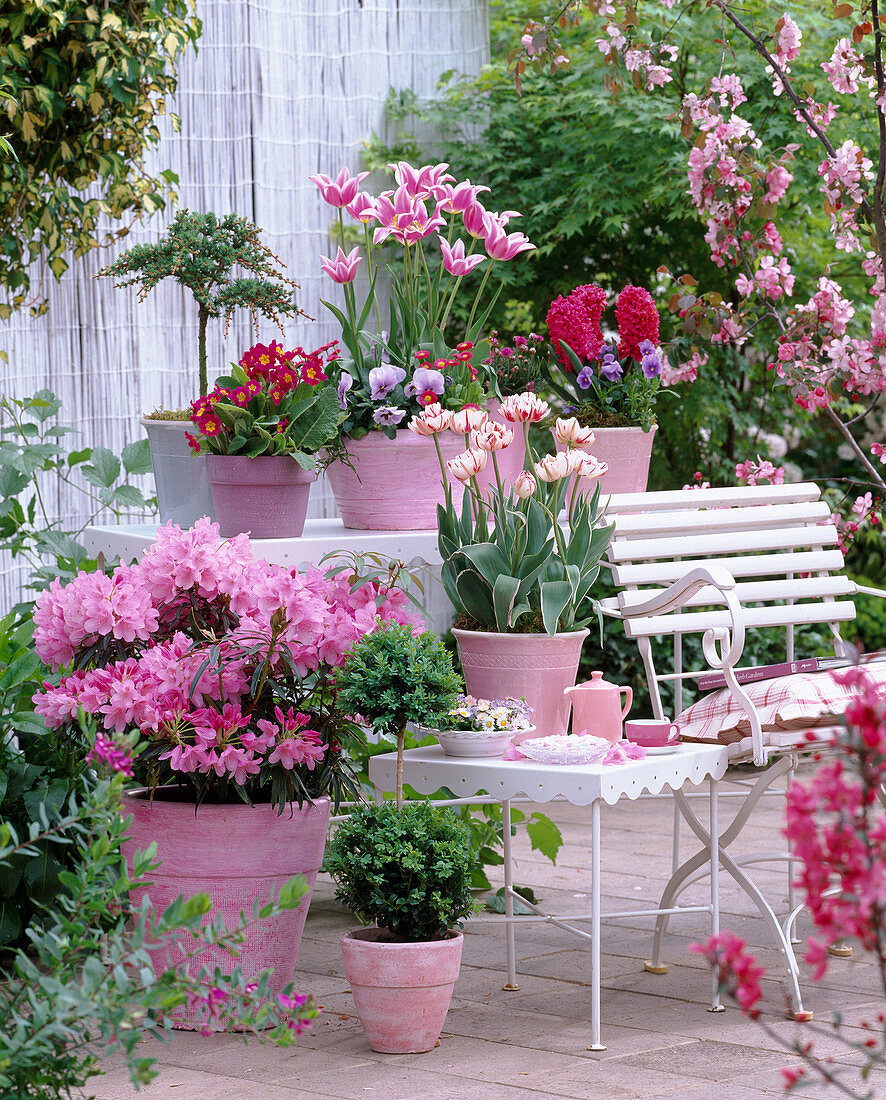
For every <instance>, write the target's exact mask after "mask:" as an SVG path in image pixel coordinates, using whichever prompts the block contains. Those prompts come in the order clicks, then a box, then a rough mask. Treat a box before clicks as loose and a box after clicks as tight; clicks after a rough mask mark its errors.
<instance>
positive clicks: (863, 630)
mask: <svg viewBox="0 0 886 1100" xmlns="http://www.w3.org/2000/svg"><path fill="white" fill-rule="evenodd" d="M855 580H856V581H857V582H858V584H861V585H864V586H866V587H867V588H882V587H883V582H882V580H879V581H874V580H867V579H866V578H865V577H856V578H855ZM852 602H853V603H854V604H855V612H856V617H855V622H854V623H853V624H851V625H850V626H849V627H847V628H846V630H845V635H846V640H847V641H850V642H853V643H856V644H858V645H859V647H860V649H861V650H862V651H863V652H866V653H869V652H871V651H872V650H875V649H886V600H884V599H883V597H882V596H866V595H859V596H853V597H852ZM853 631H854V634H855V636H854V637H853V636H852V633H853Z"/></svg>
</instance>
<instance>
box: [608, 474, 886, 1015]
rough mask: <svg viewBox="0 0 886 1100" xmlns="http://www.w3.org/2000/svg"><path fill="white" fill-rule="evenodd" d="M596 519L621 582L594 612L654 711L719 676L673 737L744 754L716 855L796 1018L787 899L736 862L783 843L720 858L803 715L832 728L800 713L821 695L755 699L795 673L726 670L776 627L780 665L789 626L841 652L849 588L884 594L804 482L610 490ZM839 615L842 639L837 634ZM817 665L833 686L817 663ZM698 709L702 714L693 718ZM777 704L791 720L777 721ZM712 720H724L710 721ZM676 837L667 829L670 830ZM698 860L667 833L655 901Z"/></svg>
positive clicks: (738, 756)
mask: <svg viewBox="0 0 886 1100" xmlns="http://www.w3.org/2000/svg"><path fill="white" fill-rule="evenodd" d="M606 520H607V522H614V524H615V531H614V534H613V539H612V543H611V546H610V550H609V555H608V557H609V562H610V564H611V567H612V576H613V579H614V581H615V583H616V585H617V586H618V587H619V588H620V589H621V591H620V592H619V594H618V596H617V597H613V598H611V599H609V600H605V601H604V611H605V612H606V613H607V614H610V615H614V616H617V617H619V618H620V619H622V621H623V623H624V629H625V633H626V634H627V636H628V637H631V638H634V639H635V640H636V642H637V645H638V647H639V651H640V654H641V656H642V658H643V663H644V667H645V671H646V678H647V682H648V685H649V690H650V694H651V697H652V708H653V711H654V716H655V717H656V718H670V717H671V716H672V715H673V716H674V717H676V716H678V715H680V714H681V711H683V709H684V708H683V700H684V684H685V682H686V681H687V680H688V679H690V678H692V677H694V676H697V675H698V674H699V673H710V672H711V671H712V670H715V671H719V672H722V674H723V677H724V679H725V682H726V686H725V687H724V688H723V689H722V690H721V691H720V693H719V695H717V696H714V695H713V693H712V694H711V695H710V696H708V697H707V703H705V704H703V705H702V704H699V706H698V707H696V708H694V710H693V711H692V712H690V715H689V716H683V718H684V720H683V721H682V722H681V723H680V726H681V737H683V738H686V737H687V735H688V736H690V737H691V736H692V733H693V731H696V732H697V730H698V728H699V727H700V728H701V729H702V730H703V732H704V736H702V737H700V738H699V739H702V740H713V741H716V740H719V741H720V742H721V743H724V742H725V743H727V744H728V752H729V758H730V761H731V762H733V763H736V764H738V763H745V764H748V763H751V764H754V765H756V766H757V768H758V769H760V772H759V774H754V775H752V777H751V779H750V780H748V779H747V778H745V779H744V780H736V782H738V783H740V784H742V785H744V787H745V790H746V795H745V797H744V800H743V802H742V803H741V806H740V809H739V811H738V813H737V814H736V816H735V818H734V819H733V821H732V822H731V823H730V825H729V826H728V828H727V829H726V830H725V831H724V832H723V833H722V834H721V836H720V861H721V866H722V867H723V868H724V869H725V870H726V871H727V872H728V873H729V874H730V875H731V876H732V877H733V879H734V880H735V881H736V882H737V883H739V884H740V885H741V886H742V888H743V889H744V890H745V891H746V892H747V893H748V895H749V896H750V897H751V898H752V899H753V900H754V902H755V903H756V905H757V907H758V909H759V910H760V913H761V914H762V916H763V917H764V919H765V920H766V922H767V924H768V925H769V927H770V929H771V931H772V934H773V936H774V938H775V940H776V942H777V943H778V946H779V947H780V949H781V951H782V953H783V955H784V959H785V963H786V967H787V972H788V980H789V996H790V1001H791V1007H792V1010H793V1013H792V1014H793V1015H794V1016H795V1017H796V1018H806V1019H808V1018H809V1014H808V1013H805V1012H804V1011H803V1006H802V1000H801V996H800V988H799V981H798V970H797V964H796V960H795V958H794V953H793V949H792V946H791V931H792V926H793V921H794V919H795V917H796V912H797V910H796V909H795V908H794V906H793V898H792V897H790V896H789V905H790V909H791V912H790V913H789V914H788V916H787V917H786V918H784V920H783V921H779V919H778V917H777V916H776V915H775V912H774V910H773V908H772V906H771V905H770V904H769V902H768V901H767V900H766V898H765V897H764V896H763V894H762V893H761V892H760V890H759V889H758V887H757V886H756V885H755V884H754V882H753V881H752V880H751V879H750V878H749V877H748V875H747V873H746V872H745V870H744V869H743V867H744V865H745V864H746V863H749V862H765V861H768V860H771V859H775V858H786V853H779V854H762V855H761V856H759V857H756V858H755V859H751V860H744V861H740V860H737V859H733V857H732V856H731V855H730V854H729V852H728V851H727V849H728V847H729V845H730V844H731V843H732V842H733V841H734V840H735V839H736V837H737V836H738V835H739V833H740V832H741V831H742V829H743V828H744V826H745V825H746V824H747V823H748V821H749V820H751V818H752V815H753V812H754V808H755V807H756V806H757V804H758V802H759V800H760V798H761V797H762V796H763V795H764V794H765V793H766V792H768V791H771V789H772V787H773V784H775V783H776V782H778V781H779V780H782V779H784V778H785V777H787V780H788V781H789V780H790V773H791V772H792V771H793V769H794V768H795V766H796V764H797V761H798V759H799V757H800V755H801V753H802V752H803V750H806V752H807V754H808V750H809V749H810V747H811V746H810V740H809V735H808V734H807V733H806V730H807V728H808V726H810V725H813V724H815V723H816V722H817V723H818V725H817V728H816V729H815V730H814V738H815V741H814V747H815V748H817V749H822V748H825V747H826V746H827V744H828V742H832V741H833V740H834V738H835V736H836V734H837V732H838V730H839V728H840V727H839V724H838V722H837V721H836V720H834V719H833V718H830V719H828V718H827V717H825V716H824V715H823V714H818V715H816V717H815V719H814V721H812V720H810V721H808V722H807V721H805V718H804V714H805V710H804V708H805V707H809V708H811V711H810V713H814V712H816V711H821V710H822V707H821V706H820V705H817V704H818V703H820V700H816V699H813V700H812V701H810V702H808V703H801V704H797V703H796V702H795V701H793V700H792V702H791V704H790V705H789V706H788V705H786V706H784V707H783V711H778V712H773V711H772V709H771V708H770V707H769V706H768V705H767V704H766V703H764V697H765V696H768V695H779V694H786V693H789V692H793V691H794V689H795V685H799V683H800V681H801V680H802V679H804V678H798V677H796V676H795V677H788V678H784V677H782V678H779V679H778V680H777V681H773V680H769V681H761V682H759V683H757V684H753V685H752V684H744V685H742V684H740V683H739V682H738V681H737V680H736V669H737V668H741V667H742V653H743V651H744V648H745V643H746V640H747V638H748V635H749V634H750V633H751V632H752V631H757V630H761V629H766V628H772V627H779V628H783V631H784V656H783V660H784V661H786V662H790V661H794V660H797V659H798V655H797V654H796V653H795V632H796V631H797V629H798V628H800V627H802V626H804V625H810V624H820V625H821V626H824V627H826V629H827V630H828V632H829V633H830V636H831V640H832V642H833V647H834V654H835V655H836V656H838V657H850V656H851V655H852V654H853V653H854V650H853V649H852V648H851V647H850V646H849V645H848V644H847V642H848V641H851V634H850V632H849V630H850V629H851V628H849V629H847V628H846V625H845V624H851V622H852V621H853V620H854V618H855V614H856V613H855V605H854V604H853V602H852V596H853V595H855V594H856V593H859V592H867V593H872V594H876V595H880V596H883V595H886V593H884V592H879V591H877V590H875V589H869V588H862V587H859V586H857V585H856V584H855V583H854V582H853V581H852V580H851V579H850V578H849V577H847V576H845V575H844V574H843V573H842V572H841V570H842V568H843V555H842V552H841V551H840V549H839V548H838V534H837V530H836V528H835V526H834V524H833V523H832V521H831V513H830V509H829V508H828V505H827V503H826V502H824V501H823V500H822V499H821V492H820V489H819V488H818V486H817V485H814V484H796V485H773V486H769V485H766V486H754V487H739V488H732V489H700V490H696V489H693V490H684V491H676V492H654V493H643V494H639V493H638V494H631V495H623V496H619V497H613V498H611V500H610V503H609V506H608V507H607V511H606ZM841 625H843V626H844V633H846V635H847V641H844V640H843V637H842V636H841V633H840V627H841ZM691 634H695V635H699V636H700V637H701V640H702V651H703V654H704V659H705V661H706V662H707V664H706V666H705V667H704V668H698V667H696V668H686V667H685V666H686V663H687V661H686V660H685V659H684V658H685V655H686V645H685V644H684V639H685V638H686V636H687V635H691ZM663 645H665V646H666V645H670V646H671V647H672V651H673V664H672V668H671V669H668V670H667V671H664V672H660V671H659V669H658V668H657V666H656V661H655V656H656V651H657V650H660V649H661V648H662V646H663ZM800 656H802V655H800ZM872 667H873V666H872ZM818 675H819V676H820V677H821V678H822V680H826V681H827V682H828V683H832V681H831V679H830V676H829V674H827V673H819V674H818ZM805 679H807V681H808V679H809V678H805ZM668 681H671V682H672V683H673V685H674V693H675V698H674V708H673V712H672V715H669V714H667V713H666V712H665V708H664V705H663V702H662V696H661V690H660V686H661V685H662V684H663V683H666V682H668ZM773 685H775V689H774V690H773ZM806 686H807V687H808V682H807V685H806ZM813 694H814V692H813ZM725 709H728V710H729V711H730V714H731V717H730V718H729V719H728V720H726V719H725V718H723V714H724V710H725ZM824 709H825V711H826V710H827V708H824ZM700 710H701V711H702V712H703V713H702V714H701V715H700V716H699V717H698V719H697V720H696V718H695V715H696V712H698V711H700ZM704 711H707V715H706V716H705V714H704ZM783 713H784V714H789V716H790V718H791V720H790V721H786V720H782V716H783ZM706 719H707V724H705V720H706ZM721 719H723V721H724V723H725V725H726V726H727V727H728V728H727V729H726V730H725V731H719V732H718V730H717V727H718V725H719V724H720V722H721ZM686 723H689V725H688V726H687V724H686ZM731 774H732V773H731V772H729V773H727V777H728V776H730V775H731ZM676 798H677V803H678V805H679V809H680V812H681V813H682V815H683V817H684V818H685V819H686V820H687V821H688V822H689V824H690V826H691V828H692V829H693V831H694V832H695V833H696V835H697V836H698V837H699V839H700V840H701V841H702V844H703V845H704V844H705V843H707V841H708V831H707V830H706V828H705V827H704V825H703V824H702V823H701V822H700V821H699V819H698V818H697V817H696V816H695V814H694V813H693V812H692V810H691V808H690V806H689V804H688V802H687V800H686V797H685V796H684V795H682V794H680V793H679V792H678V793H677V795H676ZM677 835H678V833H677V830H675V838H676V836H677ZM706 861H707V853H706V850H705V849H704V848H702V851H701V852H700V853H698V854H697V855H696V856H693V857H692V858H690V859H689V860H687V861H685V862H684V863H682V864H680V860H679V854H678V848H677V844H676V839H675V857H674V873H673V876H672V878H671V880H670V882H669V884H668V886H667V887H666V889H665V892H664V894H663V896H662V900H661V908H662V909H666V908H668V907H670V906H671V905H673V902H674V899H675V898H676V897H677V896H678V895H679V894H680V892H681V891H682V890H683V889H685V887H686V886H687V885H689V884H690V883H691V882H693V881H695V879H697V878H699V877H702V876H703V875H704V874H705V873H707V872H708V870H709V869H708V868H707V862H706ZM789 893H790V892H789ZM666 927H667V917H666V916H664V917H660V918H659V920H658V921H657V924H656V930H655V938H654V944H653V953H652V959H651V961H650V962H648V963H647V969H649V970H651V971H653V972H658V973H663V972H664V971H665V970H666V969H667V967H666V966H663V965H661V963H660V957H661V945H662V938H663V935H664V932H665V930H666Z"/></svg>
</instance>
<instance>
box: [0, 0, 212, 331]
mask: <svg viewBox="0 0 886 1100" xmlns="http://www.w3.org/2000/svg"><path fill="white" fill-rule="evenodd" d="M199 33H200V21H199V20H198V19H197V18H196V16H195V15H194V4H193V0H126V2H121V0H105V2H103V3H98V2H96V3H84V2H82V0H11V2H9V3H6V4H4V5H2V7H0V87H2V88H3V89H4V90H5V92H6V93H7V95H6V96H5V97H4V98H3V99H2V101H0V116H5V117H3V133H4V135H5V136H6V138H7V139H8V141H9V143H10V145H11V147H12V150H13V153H14V156H12V157H9V156H5V157H3V158H0V285H2V286H3V287H4V288H5V290H6V292H7V296H6V300H5V301H2V302H0V318H5V317H8V316H9V314H10V313H11V312H12V310H13V309H16V308H21V307H22V306H24V305H26V304H28V303H29V302H30V304H31V306H32V309H33V310H34V311H35V312H41V311H42V310H43V309H44V308H45V303H44V302H41V301H40V300H39V294H37V295H35V296H34V297H33V298H32V299H29V291H30V290H31V276H30V273H29V271H28V269H27V265H28V264H30V263H31V262H33V261H35V260H37V259H38V258H42V259H43V260H45V262H46V264H47V265H48V268H49V270H50V271H51V272H52V274H53V275H54V276H55V277H56V278H59V277H60V276H61V275H62V273H63V272H64V271H65V270H66V269H67V267H68V265H69V262H70V257H71V254H73V255H74V256H75V257H79V256H83V255H84V254H85V253H87V252H89V251H90V250H91V249H92V248H95V247H96V246H97V245H98V244H99V243H100V241H99V238H98V219H99V217H100V216H101V215H102V214H107V215H109V216H110V217H112V218H115V219H122V218H125V217H130V218H135V217H138V216H140V215H142V214H151V213H153V212H154V211H155V210H158V209H160V208H161V207H162V206H163V205H164V204H165V202H166V200H167V198H168V197H169V194H170V190H169V189H170V186H171V185H173V184H174V183H176V182H177V180H176V178H175V176H174V174H173V173H171V172H161V173H159V175H157V176H152V175H151V174H150V173H149V172H148V171H147V170H146V168H145V164H144V157H145V152H146V151H147V150H148V149H150V148H152V147H153V146H155V145H156V144H157V142H158V141H159V138H160V131H159V128H158V125H157V119H158V117H159V116H160V115H162V114H164V113H165V111H166V101H167V98H168V97H169V96H171V95H172V93H173V92H174V91H175V87H176V78H175V71H174V65H175V62H176V60H177V58H178V56H179V55H180V53H181V52H182V51H183V50H184V49H185V48H186V47H188V46H189V45H193V44H195V43H196V41H197V37H198V35H199ZM174 122H177V120H175V119H174ZM126 232H127V228H126V227H125V226H124V227H123V228H121V229H120V230H118V232H117V235H118V236H122V235H124V234H125V233H126Z"/></svg>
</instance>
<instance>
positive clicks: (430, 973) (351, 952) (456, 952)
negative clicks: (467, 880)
mask: <svg viewBox="0 0 886 1100" xmlns="http://www.w3.org/2000/svg"><path fill="white" fill-rule="evenodd" d="M388 936H389V933H387V932H385V931H383V930H382V929H380V928H358V929H357V930H356V931H353V932H345V934H344V935H343V936H342V937H341V940H340V941H339V942H340V943H341V951H342V957H343V958H344V964H345V977H346V978H347V979H348V981H349V982H350V984H351V992H352V993H353V995H354V1005H355V1006H356V1009H357V1015H358V1016H359V1017H360V1023H361V1024H362V1025H363V1030H364V1031H365V1032H366V1038H367V1039H368V1040H369V1045H370V1047H371V1048H372V1049H373V1050H376V1051H378V1052H379V1053H380V1054H424V1053H425V1051H428V1050H433V1049H434V1047H435V1046H436V1045H437V1040H438V1039H439V1038H440V1032H441V1031H442V1030H443V1021H444V1020H445V1019H446V1013H447V1012H448V1011H449V1004H450V1002H451V1000H452V990H453V988H454V987H455V982H456V979H457V978H458V971H459V967H460V966H461V949H462V944H463V943H464V937H463V936H462V934H461V932H455V931H451V932H448V933H447V935H446V939H443V940H426V941H424V942H422V943H402V942H394V941H393V940H388V939H387V937H388Z"/></svg>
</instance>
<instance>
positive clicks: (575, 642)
mask: <svg viewBox="0 0 886 1100" xmlns="http://www.w3.org/2000/svg"><path fill="white" fill-rule="evenodd" d="M452 633H453V635H454V636H455V639H456V641H457V642H458V652H459V656H460V657H461V664H462V670H463V672H464V677H465V684H466V685H467V690H468V692H469V694H471V695H475V696H477V697H478V698H480V699H502V698H504V697H506V696H508V695H512V696H514V697H515V698H517V699H521V698H522V699H525V700H526V702H527V703H528V704H529V705H530V706H531V707H532V721H533V723H534V724H535V732H534V733H529V734H523V735H521V734H516V735H515V736H514V737H513V738H512V739H511V740H512V742H513V743H514V744H519V743H520V741H521V740H523V739H524V738H525V737H526V736H530V737H547V736H549V735H552V734H561V733H565V732H566V725H567V722H568V721H569V707H570V704H569V698H568V696H566V695H564V694H563V693H564V691H565V690H566V688H568V687H571V686H572V685H573V684H574V683H575V677H576V675H577V673H578V662H579V658H580V657H581V647H582V645H583V644H584V640H585V638H587V636H588V634H589V631H587V630H572V631H567V632H565V633H563V634H554V635H549V634H497V633H495V632H492V631H488V632H487V631H482V630H459V629H458V628H456V627H454V628H453V630H452Z"/></svg>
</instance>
